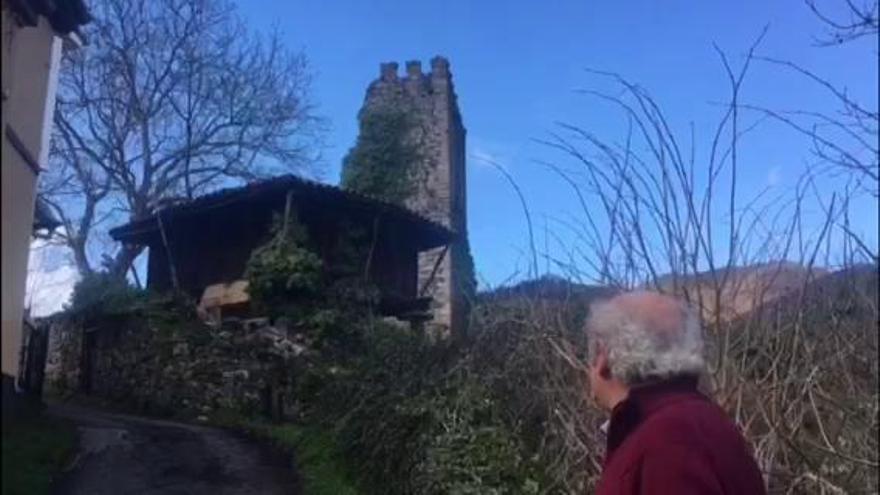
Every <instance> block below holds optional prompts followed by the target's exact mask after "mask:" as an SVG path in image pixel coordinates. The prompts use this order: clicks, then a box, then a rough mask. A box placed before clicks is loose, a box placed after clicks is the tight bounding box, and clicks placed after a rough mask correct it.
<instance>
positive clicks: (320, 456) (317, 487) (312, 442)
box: [262, 424, 359, 495]
mask: <svg viewBox="0 0 880 495" xmlns="http://www.w3.org/2000/svg"><path fill="white" fill-rule="evenodd" d="M262 429H263V434H264V435H265V436H266V437H267V438H269V439H271V440H272V442H273V443H274V444H275V445H276V446H279V447H282V448H285V449H286V450H292V451H293V452H294V453H295V454H294V455H295V461H296V467H297V469H298V471H299V473H300V476H302V481H303V493H309V494H314V495H355V494H357V493H359V492H358V490H356V489H355V487H354V484H353V483H352V481H351V480H350V478H349V476H348V474H347V472H346V470H345V463H344V460H343V458H342V454H341V453H340V452H339V450H338V447H337V445H336V441H335V439H334V437H333V434H332V432H328V431H324V430H322V429H321V428H318V427H316V426H298V425H293V424H285V425H267V426H263V427H262Z"/></svg>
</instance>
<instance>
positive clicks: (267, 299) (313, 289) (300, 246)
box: [245, 220, 322, 316]
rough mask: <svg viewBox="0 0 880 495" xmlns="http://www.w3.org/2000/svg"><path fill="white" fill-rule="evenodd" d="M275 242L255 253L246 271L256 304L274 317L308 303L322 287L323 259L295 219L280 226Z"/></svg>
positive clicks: (259, 248) (258, 249)
mask: <svg viewBox="0 0 880 495" xmlns="http://www.w3.org/2000/svg"><path fill="white" fill-rule="evenodd" d="M275 230H276V232H275V234H274V236H273V237H272V239H271V240H270V241H269V242H268V243H266V244H265V245H263V246H260V247H258V248H257V249H255V250H254V252H253V253H252V254H251V257H250V259H249V260H248V263H247V269H246V271H245V278H247V280H248V292H249V294H250V297H251V301H252V304H253V305H254V307H256V308H257V309H259V310H262V311H265V312H266V313H267V314H269V315H270V316H279V315H283V314H285V313H289V312H291V308H292V306H295V305H297V304H304V303H308V302H309V301H311V299H313V298H314V297H315V296H316V295H317V293H318V292H319V290H320V289H321V284H322V276H321V270H322V263H321V258H319V257H318V255H316V254H315V253H313V252H312V251H311V250H309V249H308V248H307V247H306V239H305V234H304V230H303V229H302V227H300V226H299V225H298V224H297V223H296V221H295V220H290V225H286V226H283V227H279V226H276V228H275Z"/></svg>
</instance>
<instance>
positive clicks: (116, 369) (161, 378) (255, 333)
mask: <svg viewBox="0 0 880 495" xmlns="http://www.w3.org/2000/svg"><path fill="white" fill-rule="evenodd" d="M298 340H299V339H297V338H296V337H289V336H288V335H287V333H286V332H285V331H284V330H283V329H279V328H276V327H273V326H270V325H269V324H268V321H267V320H266V319H255V320H245V321H240V320H227V321H225V322H224V323H223V325H222V326H221V327H219V328H213V327H210V326H207V325H204V324H202V323H200V322H197V321H193V322H188V323H182V324H180V325H178V326H176V327H175V326H169V325H168V324H167V322H166V323H162V322H157V321H155V320H153V319H149V318H143V317H137V316H131V317H122V318H116V319H113V320H110V321H104V322H101V324H100V325H83V324H81V323H77V322H74V321H71V320H64V321H57V322H54V323H53V324H52V327H51V330H50V344H49V357H48V359H47V367H46V380H47V386H48V387H49V388H50V390H53V391H54V392H55V393H59V394H68V393H87V394H89V395H93V396H96V397H100V398H103V399H108V400H111V401H113V402H115V403H119V404H125V405H128V406H130V407H133V408H136V409H139V410H142V411H146V412H152V413H158V414H183V415H186V414H191V415H201V414H211V413H213V412H217V411H221V410H232V411H236V412H240V413H245V414H253V413H261V412H262V413H267V414H272V415H278V414H280V412H281V409H282V407H283V403H284V400H283V397H284V396H287V398H288V399H290V397H291V394H290V383H289V381H290V380H289V378H290V376H291V375H290V373H291V370H292V361H293V360H294V359H295V358H296V357H298V356H300V355H302V354H303V353H304V352H306V345H305V343H304V342H298ZM288 402H289V400H288Z"/></svg>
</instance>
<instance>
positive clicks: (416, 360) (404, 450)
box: [309, 324, 541, 494]
mask: <svg viewBox="0 0 880 495" xmlns="http://www.w3.org/2000/svg"><path fill="white" fill-rule="evenodd" d="M364 334H365V351H364V353H363V354H362V355H360V356H358V357H357V358H356V359H354V360H353V361H352V362H350V363H348V366H344V365H342V366H337V367H336V369H335V373H324V374H322V375H320V377H318V376H316V375H311V376H310V377H309V380H311V383H310V386H311V387H313V389H312V397H314V399H313V400H314V401H315V402H314V404H316V406H315V409H314V410H313V411H312V416H313V417H315V418H321V419H323V420H325V421H326V420H329V421H330V422H331V423H332V424H334V425H335V426H336V429H337V432H338V435H337V439H338V443H339V445H340V446H341V448H342V450H343V452H344V453H345V455H346V458H347V459H348V460H349V462H350V464H351V466H352V470H353V472H354V474H355V475H357V477H358V479H360V481H361V483H362V485H363V486H364V487H365V488H366V489H368V490H369V491H372V492H375V493H389V494H398V493H399V494H406V493H425V494H441V493H443V494H445V493H466V494H467V493H473V494H477V493H479V494H483V493H490V494H491V493H495V494H503V493H535V492H536V491H537V490H538V488H539V487H540V486H541V483H540V481H539V480H540V479H541V477H540V475H539V474H540V472H541V470H540V469H539V467H538V466H537V464H536V463H535V462H534V461H533V460H532V459H530V458H529V457H528V456H527V455H525V454H524V452H525V449H524V448H523V445H522V444H521V442H520V440H519V436H518V433H517V431H516V430H515V429H513V428H511V427H510V425H508V424H506V423H505V421H504V418H503V416H502V414H501V412H500V409H499V407H498V404H497V402H496V401H495V400H494V398H493V397H492V393H491V390H489V389H488V388H487V387H485V386H484V385H483V383H482V382H481V380H480V378H479V376H478V375H476V374H474V373H473V372H472V371H471V370H470V366H469V363H468V360H467V358H466V355H464V354H462V353H461V352H460V350H458V349H455V348H453V347H450V346H449V345H448V344H445V343H431V342H429V341H428V340H427V339H424V338H422V337H420V336H418V335H415V334H413V333H412V332H410V331H408V330H407V329H404V328H400V327H394V326H391V325H384V324H375V325H373V326H372V327H370V328H368V329H366V330H365V332H364ZM316 384H317V386H318V387H320V386H323V387H324V389H323V390H322V391H321V392H320V393H318V394H315V393H314V387H316Z"/></svg>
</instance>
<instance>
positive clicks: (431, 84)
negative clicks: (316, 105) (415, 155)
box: [361, 57, 469, 338]
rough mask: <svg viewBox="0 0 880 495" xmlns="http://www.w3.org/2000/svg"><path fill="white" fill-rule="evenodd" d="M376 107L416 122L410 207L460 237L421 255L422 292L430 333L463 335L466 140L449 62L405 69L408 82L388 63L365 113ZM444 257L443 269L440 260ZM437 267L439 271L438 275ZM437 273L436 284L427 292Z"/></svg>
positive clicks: (442, 60)
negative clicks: (397, 108)
mask: <svg viewBox="0 0 880 495" xmlns="http://www.w3.org/2000/svg"><path fill="white" fill-rule="evenodd" d="M377 105H403V106H405V107H406V109H407V111H409V113H410V114H411V116H412V117H414V123H415V125H414V129H413V135H412V136H411V138H412V139H413V140H414V141H415V142H416V143H417V144H418V147H419V150H420V155H421V161H420V163H419V164H418V173H417V174H416V179H415V180H416V181H417V184H416V187H415V188H414V193H413V194H412V196H411V197H410V198H409V199H408V200H407V206H408V207H409V208H411V209H412V210H414V211H415V212H417V213H419V214H420V215H422V216H424V217H426V218H429V219H431V220H433V221H435V222H438V223H440V224H443V225H445V226H447V227H449V228H450V229H451V230H453V231H454V232H455V233H456V234H457V238H456V241H455V242H454V243H453V244H452V245H451V246H450V247H449V248H448V250H446V252H445V253H444V249H443V248H439V249H434V250H432V251H429V252H426V253H422V255H421V256H420V258H419V289H420V290H422V288H425V292H424V293H423V294H424V295H430V296H431V297H432V299H433V303H432V310H433V315H434V316H433V320H431V321H429V322H427V324H426V327H427V331H428V332H429V333H430V334H432V335H433V336H435V337H440V338H445V337H448V336H450V335H458V334H461V333H462V332H464V330H465V327H466V323H467V322H466V319H467V305H468V301H466V300H465V295H464V291H463V285H462V284H464V283H466V280H464V278H466V277H464V276H463V275H462V268H463V267H461V266H459V265H461V261H460V260H461V259H463V256H469V250H468V238H467V203H466V185H467V184H466V174H465V135H466V131H465V128H464V126H463V124H462V120H461V114H460V113H459V109H458V103H457V101H456V95H455V91H454V88H453V85H452V74H451V72H450V70H449V62H448V61H447V60H446V59H445V58H443V57H435V58H433V59H432V60H431V70H430V72H428V73H424V72H423V71H422V66H421V62H418V61H410V62H407V63H406V71H405V74H404V75H403V76H401V75H399V74H398V65H397V63H393V62H392V63H384V64H381V67H380V76H379V79H377V80H376V81H373V82H372V83H371V84H370V86H369V88H368V89H367V96H366V99H365V102H364V108H363V109H362V110H361V111H362V112H363V111H367V110H368V109H370V108H372V107H374V106H377ZM441 256H442V259H441V261H440V262H439V266H438V265H437V263H438V258H440V257H441ZM435 267H437V268H436V271H435ZM432 273H434V276H433V281H432V282H431V283H430V285H427V286H426V283H427V282H428V280H430V277H431V274H432Z"/></svg>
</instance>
